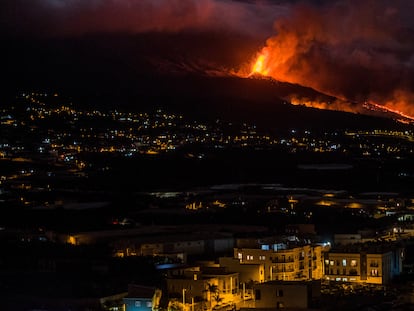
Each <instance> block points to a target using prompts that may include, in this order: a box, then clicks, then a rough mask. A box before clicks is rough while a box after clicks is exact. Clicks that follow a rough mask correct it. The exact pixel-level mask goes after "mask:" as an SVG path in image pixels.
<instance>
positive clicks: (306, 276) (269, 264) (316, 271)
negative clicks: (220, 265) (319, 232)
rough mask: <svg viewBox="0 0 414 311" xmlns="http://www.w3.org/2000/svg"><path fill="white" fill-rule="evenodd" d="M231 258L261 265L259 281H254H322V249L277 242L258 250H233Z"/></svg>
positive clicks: (243, 262) (317, 246) (316, 246)
mask: <svg viewBox="0 0 414 311" xmlns="http://www.w3.org/2000/svg"><path fill="white" fill-rule="evenodd" d="M234 258H237V259H239V261H240V264H260V265H263V266H264V271H263V272H264V276H263V278H262V279H257V280H253V281H256V282H260V281H265V282H266V281H272V280H285V281H303V280H312V279H321V278H322V276H323V274H322V272H323V270H322V246H320V245H294V246H288V245H287V244H283V243H279V244H273V245H261V248H235V249H234Z"/></svg>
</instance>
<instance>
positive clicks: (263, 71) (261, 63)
mask: <svg viewBox="0 0 414 311" xmlns="http://www.w3.org/2000/svg"><path fill="white" fill-rule="evenodd" d="M268 57H269V55H268V53H267V52H266V51H263V52H262V53H260V54H259V56H258V57H257V59H256V61H255V62H254V64H253V66H252V69H251V72H250V76H252V75H255V74H260V75H262V76H267V75H268V74H269V69H268V68H267V62H268Z"/></svg>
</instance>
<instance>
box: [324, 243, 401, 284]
mask: <svg viewBox="0 0 414 311" xmlns="http://www.w3.org/2000/svg"><path fill="white" fill-rule="evenodd" d="M403 259H404V251H403V249H402V248H400V247H396V246H395V247H393V246H392V245H390V244H383V245H381V244H366V243H365V244H355V245H347V246H345V247H341V248H337V249H331V250H330V251H329V252H327V253H325V254H324V278H325V279H326V280H329V281H342V282H358V283H371V284H387V283H389V281H390V280H391V279H392V278H393V277H395V276H396V275H399V274H400V273H401V272H402V261H403Z"/></svg>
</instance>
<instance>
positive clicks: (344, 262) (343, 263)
mask: <svg viewBox="0 0 414 311" xmlns="http://www.w3.org/2000/svg"><path fill="white" fill-rule="evenodd" d="M342 266H343V267H346V259H342Z"/></svg>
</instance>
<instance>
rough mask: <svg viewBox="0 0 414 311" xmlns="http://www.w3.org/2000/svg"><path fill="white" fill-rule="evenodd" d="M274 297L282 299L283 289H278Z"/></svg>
mask: <svg viewBox="0 0 414 311" xmlns="http://www.w3.org/2000/svg"><path fill="white" fill-rule="evenodd" d="M276 296H277V297H283V289H278V290H277V291H276Z"/></svg>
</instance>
